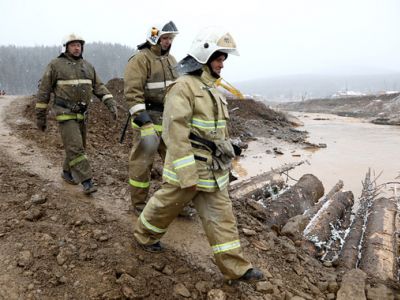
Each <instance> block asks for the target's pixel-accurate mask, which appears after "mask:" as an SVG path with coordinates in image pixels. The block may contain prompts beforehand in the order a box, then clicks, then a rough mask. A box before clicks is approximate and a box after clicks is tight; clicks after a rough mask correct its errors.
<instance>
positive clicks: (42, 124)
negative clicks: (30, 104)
mask: <svg viewBox="0 0 400 300" xmlns="http://www.w3.org/2000/svg"><path fill="white" fill-rule="evenodd" d="M36 125H37V128H38V129H40V130H41V131H45V130H46V128H47V120H46V118H37V119H36Z"/></svg>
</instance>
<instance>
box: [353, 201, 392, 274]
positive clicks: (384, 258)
mask: <svg viewBox="0 0 400 300" xmlns="http://www.w3.org/2000/svg"><path fill="white" fill-rule="evenodd" d="M396 214H397V207H396V203H395V201H394V200H393V199H388V198H379V199H376V200H375V201H374V202H373V204H372V207H371V209H370V213H369V216H368V223H367V228H366V232H365V237H364V241H363V248H362V256H361V260H360V269H362V270H364V271H365V272H366V273H368V274H370V275H373V276H374V277H378V278H380V279H382V280H388V279H390V280H395V278H396V271H397V262H396V255H397V254H396V251H397V250H396V246H397V245H396V237H395V231H396V227H395V222H396Z"/></svg>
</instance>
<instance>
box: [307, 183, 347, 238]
mask: <svg viewBox="0 0 400 300" xmlns="http://www.w3.org/2000/svg"><path fill="white" fill-rule="evenodd" d="M353 203H354V196H353V193H352V192H350V191H348V192H337V193H336V194H334V195H333V197H332V198H331V199H329V200H328V201H327V202H326V203H325V204H324V205H323V207H322V208H321V209H320V210H319V211H318V213H317V214H316V215H315V217H314V218H313V219H312V220H311V221H310V223H309V224H308V226H307V228H306V229H305V230H304V235H305V237H306V238H307V239H308V240H310V241H313V242H314V243H315V242H326V241H328V240H329V239H330V237H331V224H332V225H334V224H336V222H337V221H338V220H341V219H343V217H344V216H345V213H346V211H348V209H349V207H351V206H352V205H353Z"/></svg>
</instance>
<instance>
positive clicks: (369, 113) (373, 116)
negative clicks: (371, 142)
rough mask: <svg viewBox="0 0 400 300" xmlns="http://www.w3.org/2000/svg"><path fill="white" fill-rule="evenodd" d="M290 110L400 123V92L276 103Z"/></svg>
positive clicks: (376, 121) (279, 106)
mask: <svg viewBox="0 0 400 300" xmlns="http://www.w3.org/2000/svg"><path fill="white" fill-rule="evenodd" d="M274 107H277V108H279V109H283V110H288V111H302V112H313V113H329V114H336V115H339V116H344V117H356V118H364V119H367V120H368V121H370V122H372V123H375V124H385V125H400V117H399V113H400V94H399V93H394V94H384V95H368V96H361V97H346V98H329V99H312V100H306V101H299V102H286V103H279V104H274Z"/></svg>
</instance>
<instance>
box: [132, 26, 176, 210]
mask: <svg viewBox="0 0 400 300" xmlns="http://www.w3.org/2000/svg"><path fill="white" fill-rule="evenodd" d="M178 33H179V32H178V29H177V27H176V26H175V24H174V22H172V21H169V22H167V23H165V24H161V25H159V26H152V27H151V28H150V29H149V31H148V35H147V37H146V42H145V43H143V44H141V45H138V49H137V51H136V53H135V54H134V55H133V56H132V57H131V58H130V59H129V62H128V65H127V66H126V69H125V76H124V94H125V99H126V102H127V105H128V108H129V113H130V117H131V125H132V128H133V141H132V145H133V146H132V149H131V153H130V156H129V185H130V189H131V201H132V205H133V208H134V211H135V212H136V213H139V212H141V211H142V210H143V208H144V206H145V204H146V200H147V195H148V191H149V186H150V174H151V168H152V165H153V161H154V158H155V156H156V154H157V152H158V153H159V155H160V156H161V158H162V159H163V160H164V158H165V144H164V142H163V141H162V139H160V135H161V123H162V122H161V117H162V112H163V110H164V96H165V91H166V89H167V87H168V86H169V85H170V84H171V83H172V82H173V81H174V80H175V79H176V78H177V76H178V75H177V73H176V72H175V71H174V69H173V68H174V67H175V65H176V60H175V58H174V57H173V56H172V55H171V54H170V49H171V46H172V42H173V40H174V38H175V36H176V35H177V34H178Z"/></svg>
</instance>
